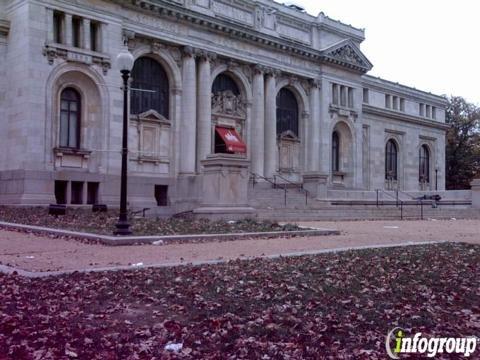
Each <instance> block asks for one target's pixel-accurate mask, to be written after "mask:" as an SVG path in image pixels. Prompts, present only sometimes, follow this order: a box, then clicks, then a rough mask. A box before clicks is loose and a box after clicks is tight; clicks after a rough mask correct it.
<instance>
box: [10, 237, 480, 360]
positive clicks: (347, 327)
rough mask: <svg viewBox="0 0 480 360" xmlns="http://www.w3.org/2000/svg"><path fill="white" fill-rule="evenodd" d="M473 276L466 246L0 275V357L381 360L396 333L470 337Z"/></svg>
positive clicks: (477, 284)
mask: <svg viewBox="0 0 480 360" xmlns="http://www.w3.org/2000/svg"><path fill="white" fill-rule="evenodd" d="M479 279H480V247H479V246H474V245H466V244H441V245H430V246H411V247H405V248H390V249H377V250H362V251H352V252H347V253H338V254H325V255H318V256H304V257H296V258H282V259H278V260H254V261H234V262H230V263H226V264H221V265H211V266H198V267H192V266H183V267H176V268H167V269H150V270H137V271H124V272H108V273H92V274H73V275H69V276H63V277H55V278H46V279H25V278H21V277H19V276H15V275H13V276H5V275H0V359H3V358H5V357H6V358H10V359H24V358H25V359H58V358H75V357H78V358H79V359H117V358H118V359H154V358H157V359H160V358H161V359H164V358H185V359H190V358H191V359H200V358H201V359H204V358H207V359H229V358H230V359H232V358H242V359H279V358H290V359H305V358H306V359H308V358H311V359H319V358H320V359H322V358H330V359H352V358H355V359H386V358H387V356H386V352H385V345H384V344H385V336H386V334H387V332H388V331H389V330H392V329H393V328H394V327H396V326H401V327H402V328H404V329H406V330H407V331H411V332H422V333H423V334H425V335H426V336H433V335H437V336H443V337H446V336H454V337H461V336H471V335H479V334H480V281H479ZM169 343H171V344H182V349H181V350H179V352H173V351H168V350H165V346H166V345H167V344H169ZM475 355H477V356H478V350H477V353H476V354H474V355H473V357H471V358H474V357H475ZM452 358H453V357H452ZM457 358H458V357H457Z"/></svg>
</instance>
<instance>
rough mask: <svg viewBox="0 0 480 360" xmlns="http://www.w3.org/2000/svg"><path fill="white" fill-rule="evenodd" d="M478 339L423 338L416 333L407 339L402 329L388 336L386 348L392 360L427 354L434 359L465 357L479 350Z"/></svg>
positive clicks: (473, 337) (393, 331)
mask: <svg viewBox="0 0 480 360" xmlns="http://www.w3.org/2000/svg"><path fill="white" fill-rule="evenodd" d="M477 342H478V338H477V337H475V336H471V337H464V338H447V337H442V338H440V337H437V338H435V337H432V338H427V337H424V336H422V333H416V334H415V335H414V336H413V337H407V336H406V335H405V331H404V330H403V329H401V328H398V327H397V328H395V329H393V330H392V331H390V332H389V333H388V334H387V339H386V341H385V348H386V350H387V354H388V356H389V357H390V358H391V359H400V355H401V354H426V355H427V357H429V358H433V357H435V356H437V355H438V354H461V355H463V356H465V357H469V356H470V355H472V354H473V353H474V352H475V350H476V349H477Z"/></svg>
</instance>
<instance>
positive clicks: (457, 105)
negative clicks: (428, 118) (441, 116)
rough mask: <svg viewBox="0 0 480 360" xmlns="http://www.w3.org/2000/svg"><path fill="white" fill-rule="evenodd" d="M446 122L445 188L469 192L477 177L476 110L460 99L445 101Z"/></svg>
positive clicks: (479, 132)
mask: <svg viewBox="0 0 480 360" xmlns="http://www.w3.org/2000/svg"><path fill="white" fill-rule="evenodd" d="M446 122H447V124H450V125H451V127H450V129H449V130H448V131H447V146H446V168H447V174H446V186H447V189H448V190H459V189H469V188H470V182H471V181H472V180H473V179H474V177H475V176H476V175H477V174H480V144H479V140H480V108H479V107H477V106H475V105H474V104H471V103H468V102H467V101H466V100H465V99H464V98H462V97H459V96H452V97H450V98H448V106H447V112H446Z"/></svg>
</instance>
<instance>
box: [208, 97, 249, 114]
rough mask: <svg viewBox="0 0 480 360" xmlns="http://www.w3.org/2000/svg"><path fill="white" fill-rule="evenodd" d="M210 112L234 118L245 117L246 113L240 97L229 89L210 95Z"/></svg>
mask: <svg viewBox="0 0 480 360" xmlns="http://www.w3.org/2000/svg"><path fill="white" fill-rule="evenodd" d="M212 113H213V114H219V115H228V116H232V117H236V118H245V117H246V115H247V111H246V106H245V102H244V101H243V99H242V97H241V96H240V95H238V96H237V95H235V94H234V93H233V92H232V91H231V90H227V91H223V92H220V93H217V94H213V95H212Z"/></svg>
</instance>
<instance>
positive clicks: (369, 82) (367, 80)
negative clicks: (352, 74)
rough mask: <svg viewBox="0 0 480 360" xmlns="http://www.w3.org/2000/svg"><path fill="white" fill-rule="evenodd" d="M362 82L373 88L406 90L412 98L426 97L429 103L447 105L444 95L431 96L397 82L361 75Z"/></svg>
mask: <svg viewBox="0 0 480 360" xmlns="http://www.w3.org/2000/svg"><path fill="white" fill-rule="evenodd" d="M362 80H363V83H364V84H367V85H374V86H375V85H376V86H380V84H381V85H387V86H390V89H391V90H392V91H401V90H407V91H408V92H409V93H410V94H411V95H412V96H417V97H421V98H423V99H425V96H426V97H428V98H429V100H430V101H434V102H437V103H439V104H442V105H444V106H446V105H447V99H446V97H445V95H437V94H433V93H431V92H429V91H424V90H420V89H417V88H414V87H411V86H408V85H403V84H400V83H398V82H394V81H391V80H386V79H383V78H381V77H378V76H372V75H363V76H362ZM380 87H381V86H380ZM383 90H385V88H383Z"/></svg>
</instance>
